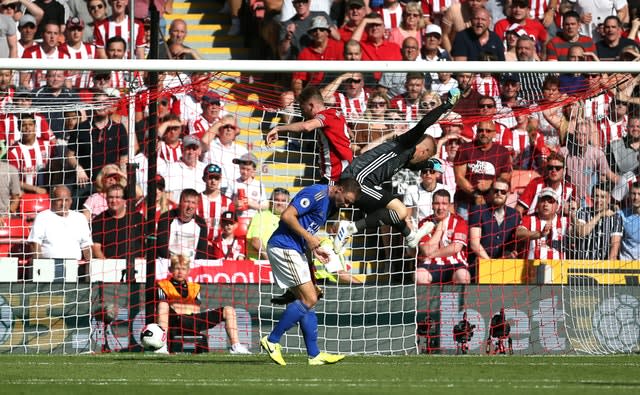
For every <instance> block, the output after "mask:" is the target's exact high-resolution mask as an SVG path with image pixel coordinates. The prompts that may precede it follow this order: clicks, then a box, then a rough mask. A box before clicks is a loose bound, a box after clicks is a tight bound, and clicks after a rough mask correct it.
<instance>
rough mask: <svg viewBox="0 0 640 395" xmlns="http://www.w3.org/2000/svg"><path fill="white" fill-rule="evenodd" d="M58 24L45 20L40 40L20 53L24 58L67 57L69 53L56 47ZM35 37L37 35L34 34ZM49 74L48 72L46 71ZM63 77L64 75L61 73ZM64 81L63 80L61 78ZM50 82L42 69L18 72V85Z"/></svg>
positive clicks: (28, 85) (39, 85) (37, 84)
mask: <svg viewBox="0 0 640 395" xmlns="http://www.w3.org/2000/svg"><path fill="white" fill-rule="evenodd" d="M60 32H61V30H60V25H58V24H57V23H50V22H47V23H45V24H44V28H43V36H42V42H41V43H39V44H36V45H32V46H31V47H29V48H27V49H25V51H24V53H23V54H22V58H24V59H69V53H67V52H66V51H64V50H62V49H61V48H59V47H58V43H59V38H60ZM36 39H37V36H36ZM46 74H47V75H49V72H47V73H46ZM63 77H64V75H63ZM62 82H63V83H64V80H62ZM48 83H50V81H47V79H46V78H45V76H44V74H43V72H42V70H35V71H33V72H26V71H24V72H21V73H20V85H21V86H26V87H28V88H34V89H37V88H40V87H43V86H45V85H47V84H48Z"/></svg>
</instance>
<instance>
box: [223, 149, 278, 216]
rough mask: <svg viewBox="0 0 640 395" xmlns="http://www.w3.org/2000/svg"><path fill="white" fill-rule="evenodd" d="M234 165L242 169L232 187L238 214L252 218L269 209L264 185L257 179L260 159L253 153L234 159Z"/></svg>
mask: <svg viewBox="0 0 640 395" xmlns="http://www.w3.org/2000/svg"><path fill="white" fill-rule="evenodd" d="M233 163H235V164H237V165H238V166H239V167H240V177H238V178H237V179H236V180H235V182H234V183H233V184H232V187H231V195H232V196H233V202H234V204H235V206H236V212H238V213H239V216H241V217H248V218H252V217H253V216H255V215H256V214H257V213H258V211H259V210H264V209H266V208H267V207H269V201H268V200H267V194H266V192H265V189H264V185H262V182H260V180H258V179H257V178H256V168H257V167H258V164H259V162H258V158H256V156H255V155H253V154H252V153H247V154H244V155H242V156H241V157H239V158H236V159H234V160H233Z"/></svg>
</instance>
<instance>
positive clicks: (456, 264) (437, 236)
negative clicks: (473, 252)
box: [416, 189, 471, 284]
mask: <svg viewBox="0 0 640 395" xmlns="http://www.w3.org/2000/svg"><path fill="white" fill-rule="evenodd" d="M432 207H433V215H430V216H429V217H427V218H425V219H424V220H423V221H422V222H421V223H420V226H422V224H423V223H425V222H427V221H431V222H433V223H436V226H435V229H433V231H432V232H431V233H430V234H427V235H426V236H425V237H424V238H422V240H421V241H420V245H419V254H418V261H419V262H420V263H419V264H418V266H417V267H416V284H432V283H449V282H452V281H453V283H454V284H469V282H470V281H471V275H470V274H469V270H468V263H467V240H468V235H469V225H468V224H467V221H465V220H464V219H463V218H462V217H461V216H459V215H458V214H453V213H452V212H451V194H450V193H449V191H447V190H446V189H440V190H438V191H436V192H434V193H433V202H432Z"/></svg>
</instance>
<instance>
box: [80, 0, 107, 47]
mask: <svg viewBox="0 0 640 395" xmlns="http://www.w3.org/2000/svg"><path fill="white" fill-rule="evenodd" d="M70 1H71V3H72V4H77V3H80V4H79V5H78V6H77V7H75V9H76V10H79V9H80V7H82V6H85V7H86V8H87V10H88V12H89V17H88V18H84V17H83V16H82V15H81V14H82V12H79V13H78V14H73V15H74V16H77V17H79V18H80V19H82V20H83V21H85V23H86V25H85V27H84V32H83V33H82V41H84V42H88V43H92V44H95V37H94V35H93V33H94V31H95V28H96V26H98V25H100V24H102V23H103V22H105V21H106V20H107V17H108V16H109V15H111V7H110V6H109V4H107V2H106V0H87V1H85V0H70ZM72 7H73V6H72ZM72 9H73V8H72ZM72 12H73V11H72Z"/></svg>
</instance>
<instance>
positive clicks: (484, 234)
mask: <svg viewBox="0 0 640 395" xmlns="http://www.w3.org/2000/svg"><path fill="white" fill-rule="evenodd" d="M509 189H510V185H509V183H508V182H507V181H504V180H501V179H497V180H495V181H493V184H492V185H491V190H490V191H489V193H488V195H487V202H486V204H483V205H481V206H478V207H475V208H474V209H473V210H472V212H471V213H470V214H469V247H470V248H471V251H472V253H471V254H469V262H470V263H471V273H472V275H474V274H475V273H476V269H477V259H501V258H507V259H512V258H516V257H517V251H518V246H517V245H516V228H517V227H518V225H520V223H521V221H522V218H521V217H520V213H518V212H517V211H516V209H514V208H513V207H509V206H507V196H508V195H509Z"/></svg>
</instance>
